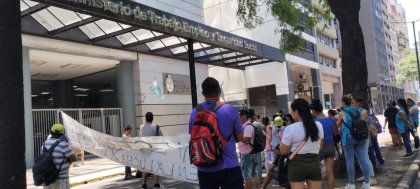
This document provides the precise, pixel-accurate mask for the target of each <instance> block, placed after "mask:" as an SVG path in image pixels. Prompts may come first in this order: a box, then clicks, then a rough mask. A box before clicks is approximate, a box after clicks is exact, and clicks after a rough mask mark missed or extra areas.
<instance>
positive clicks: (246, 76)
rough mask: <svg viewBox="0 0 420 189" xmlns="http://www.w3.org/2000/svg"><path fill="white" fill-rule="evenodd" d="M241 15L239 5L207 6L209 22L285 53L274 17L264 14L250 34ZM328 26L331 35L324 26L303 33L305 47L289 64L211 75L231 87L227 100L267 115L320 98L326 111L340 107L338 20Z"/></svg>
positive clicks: (217, 70) (216, 3) (290, 55)
mask: <svg viewBox="0 0 420 189" xmlns="http://www.w3.org/2000/svg"><path fill="white" fill-rule="evenodd" d="M314 3H315V2H314ZM264 9H265V7H261V10H264ZM236 10H237V2H235V1H228V0H222V1H204V15H205V16H204V18H205V23H206V24H208V25H211V26H213V27H216V28H220V29H222V30H224V31H226V32H232V33H234V34H237V35H240V36H244V37H247V38H251V39H253V40H256V41H258V42H261V43H264V44H267V45H269V46H272V47H275V48H279V40H281V36H280V35H279V34H277V33H276V32H275V30H276V27H277V23H276V21H275V20H274V18H273V17H272V16H271V15H270V14H268V13H267V14H265V13H260V14H264V15H261V16H262V17H263V18H264V21H263V23H262V24H261V25H260V26H258V27H257V28H255V29H252V30H248V29H246V28H245V27H244V26H243V25H241V24H238V21H237V19H236ZM226 18H229V19H226ZM325 24H327V25H329V27H328V28H326V29H325V30H322V28H323V26H324V23H319V24H318V25H317V27H316V28H307V29H306V31H305V32H303V33H302V37H303V39H304V40H305V44H304V46H303V47H302V48H300V49H299V50H298V51H296V52H293V53H286V62H285V63H284V64H278V63H271V64H263V65H258V66H249V67H247V68H246V69H245V71H243V72H240V71H239V72H238V71H234V70H231V69H229V68H220V67H213V68H211V69H210V72H209V75H214V76H215V77H216V78H218V79H219V80H221V81H222V82H223V83H224V86H229V87H226V89H224V90H225V91H224V94H225V96H226V100H227V101H233V102H239V103H245V104H246V105H247V106H249V107H252V108H255V109H257V110H259V111H260V113H262V114H265V115H271V114H272V113H275V112H277V111H279V110H284V111H287V110H288V109H289V104H290V102H291V101H292V100H293V99H295V98H304V99H306V100H308V101H311V100H312V99H314V98H317V99H320V100H321V101H322V102H324V106H325V108H335V107H338V106H340V98H341V95H342V93H341V91H342V87H341V67H340V58H339V53H338V50H337V45H336V40H337V32H336V28H335V24H334V20H333V19H331V20H328V21H325ZM232 76H241V77H242V79H240V78H238V79H234V80H232V78H233V77H232ZM233 86H235V87H233ZM232 87H233V88H232ZM337 91H339V92H337Z"/></svg>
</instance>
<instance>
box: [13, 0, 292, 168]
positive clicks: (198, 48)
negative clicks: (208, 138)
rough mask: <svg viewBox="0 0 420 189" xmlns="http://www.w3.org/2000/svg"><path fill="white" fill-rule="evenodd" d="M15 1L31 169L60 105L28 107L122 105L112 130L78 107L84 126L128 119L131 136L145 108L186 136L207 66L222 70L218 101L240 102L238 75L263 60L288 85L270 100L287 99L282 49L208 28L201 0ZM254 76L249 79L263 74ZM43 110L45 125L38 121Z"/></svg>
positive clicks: (167, 131)
mask: <svg viewBox="0 0 420 189" xmlns="http://www.w3.org/2000/svg"><path fill="white" fill-rule="evenodd" d="M20 2H21V21H22V42H23V46H24V48H23V57H24V59H23V61H24V62H23V65H24V77H25V78H26V79H25V80H24V81H25V82H24V88H25V94H24V95H25V123H26V124H25V133H26V137H27V138H26V154H27V166H28V167H31V166H32V164H33V161H34V157H35V155H34V154H38V152H39V151H38V150H35V149H37V148H38V146H41V143H39V141H42V140H45V138H46V137H47V136H48V134H49V128H50V126H51V125H52V124H53V123H54V122H57V121H60V119H59V117H58V113H57V112H58V111H57V112H54V114H53V115H50V117H52V118H54V119H46V118H47V116H46V115H38V113H33V112H44V111H48V110H47V109H55V110H56V109H69V108H72V109H80V108H88V109H92V111H97V112H99V114H101V112H103V111H106V110H104V108H121V109H122V113H121V114H119V116H121V119H122V123H121V124H118V128H113V127H117V125H114V124H112V123H113V121H112V120H111V119H110V118H109V117H102V120H101V117H99V116H97V115H93V114H89V115H87V114H86V115H85V114H83V113H80V114H79V116H80V117H79V118H80V120H84V121H88V120H92V123H88V124H85V125H86V126H88V127H90V128H92V129H95V130H97V128H96V126H95V123H94V122H99V123H103V129H102V128H98V131H101V132H107V131H108V130H116V131H117V132H115V133H113V134H115V135H120V134H121V130H122V129H123V128H124V127H125V126H127V125H131V126H132V127H133V128H134V130H133V132H132V133H133V136H135V134H136V133H137V132H136V128H138V127H139V126H140V125H141V124H142V123H143V122H144V114H145V113H146V112H149V111H150V112H153V113H154V115H155V120H154V123H155V124H157V125H159V126H160V128H161V130H162V132H163V134H164V135H176V134H179V133H186V132H188V127H187V126H188V121H189V116H190V112H191V109H192V106H194V105H195V103H196V102H202V101H203V100H204V98H203V96H202V95H201V87H200V85H201V82H202V81H203V80H204V79H205V78H206V77H208V76H211V74H210V73H214V72H213V71H212V70H215V69H219V70H228V72H226V73H227V74H228V75H230V76H231V78H230V80H229V82H223V80H221V83H222V87H223V88H224V89H225V91H226V95H225V97H224V98H226V99H227V100H229V101H231V102H232V104H244V101H246V100H247V98H248V93H243V92H242V91H243V90H244V86H243V85H242V84H243V82H244V80H243V77H242V76H243V75H244V74H245V73H248V72H253V71H250V69H249V68H247V67H249V66H251V65H259V66H263V65H264V64H267V66H268V67H270V66H271V67H273V66H274V68H273V70H280V71H279V72H278V73H280V74H277V73H276V74H274V73H273V74H272V75H273V76H275V79H276V81H283V79H284V78H283V77H285V78H286V79H285V81H284V84H282V82H271V83H270V84H273V86H275V90H274V92H276V91H278V93H277V94H279V95H277V94H276V93H274V97H273V99H274V100H277V99H280V100H282V101H284V103H281V104H285V107H287V105H288V104H287V103H288V98H287V97H288V96H287V90H288V88H287V87H288V81H287V71H286V69H285V67H286V66H285V65H286V64H284V63H281V62H284V61H285V59H284V57H285V55H284V53H282V52H280V51H279V50H278V49H277V48H274V47H271V46H268V45H267V44H264V43H261V42H257V41H255V40H250V38H244V37H241V36H239V35H236V34H234V33H233V32H225V31H223V30H220V29H218V28H215V27H211V26H209V25H206V24H205V22H204V21H205V17H204V8H203V7H204V4H203V1H199V0H198V1H197V0H179V1H163V0H162V1H140V0H139V1H128V0H123V1H118V2H117V1H113V0H110V1H103V2H102V1H68V0H56V1H50V0H36V1H30V0H21V1H20ZM98 2H102V3H98ZM264 66H265V65H264ZM226 67H229V69H228V68H226ZM283 67H284V68H283ZM257 68H258V66H255V68H253V69H256V70H255V72H257V73H258V72H259V71H258V70H257ZM279 68H280V69H279ZM281 71H283V72H284V73H282V72H281ZM214 75H216V73H214ZM253 75H254V74H250V78H248V81H247V82H248V83H250V84H248V86H259V85H260V83H264V82H265V81H266V80H264V79H263V80H258V79H255V80H254V79H252V78H251V77H252V76H253ZM279 75H280V76H279ZM257 76H258V75H256V76H255V77H257ZM258 78H260V77H258ZM261 78H262V77H261ZM253 82H254V84H252V83H253ZM237 83H240V84H241V85H237ZM275 83H278V84H277V85H276V84H275ZM247 90H248V89H245V91H247ZM235 91H236V92H235ZM268 91H269V92H267V95H272V92H273V91H272V90H268ZM283 91H284V92H283ZM197 94H198V95H197ZM258 94H259V93H258ZM270 97H271V96H270ZM267 99H271V98H268V97H267ZM33 109H37V110H36V111H35V110H33ZM276 109H277V105H276ZM39 116H41V118H44V119H41V120H43V122H42V123H41V122H40V123H38V122H36V121H34V118H35V117H39ZM72 116H74V115H72ZM76 116H77V115H76ZM105 123H106V124H105ZM35 125H37V126H39V127H35ZM118 131H119V132H118ZM107 133H108V132H107ZM108 134H109V133H108ZM38 143H39V144H38Z"/></svg>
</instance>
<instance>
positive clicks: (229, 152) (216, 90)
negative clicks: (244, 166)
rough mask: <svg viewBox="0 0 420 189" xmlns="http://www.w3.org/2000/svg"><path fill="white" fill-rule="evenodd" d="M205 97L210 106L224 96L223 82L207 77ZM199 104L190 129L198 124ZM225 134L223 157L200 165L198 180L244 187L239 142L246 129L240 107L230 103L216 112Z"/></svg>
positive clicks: (207, 187)
mask: <svg viewBox="0 0 420 189" xmlns="http://www.w3.org/2000/svg"><path fill="white" fill-rule="evenodd" d="M201 88H202V89H203V91H202V94H203V96H204V98H205V101H204V102H203V103H202V104H201V105H202V106H203V108H204V109H208V108H209V107H211V106H213V105H214V104H216V103H220V102H218V101H219V99H220V94H221V88H220V85H219V82H218V81H217V80H216V79H214V78H212V77H207V78H206V79H205V80H204V81H203V83H202V84H201ZM196 114H197V108H194V109H193V111H192V112H191V117H190V121H189V133H191V131H192V127H193V125H194V118H195V115H196ZM215 115H216V118H217V123H218V126H219V129H220V132H221V134H222V137H223V138H224V139H226V140H227V144H226V146H225V149H224V151H223V156H222V161H221V162H220V163H218V164H216V165H214V166H212V167H197V170H198V183H199V185H200V188H202V189H214V188H219V187H221V188H238V189H242V188H244V185H243V184H244V179H243V177H242V171H241V168H240V165H239V161H238V155H237V153H236V143H237V142H238V141H245V140H244V129H243V127H242V123H241V120H240V118H239V113H238V111H237V110H236V109H235V108H234V107H233V106H232V105H230V104H224V105H223V106H220V107H219V109H217V111H216V112H215Z"/></svg>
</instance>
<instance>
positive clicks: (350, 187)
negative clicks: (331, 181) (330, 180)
mask: <svg viewBox="0 0 420 189" xmlns="http://www.w3.org/2000/svg"><path fill="white" fill-rule="evenodd" d="M344 189H356V186H355V185H354V184H350V183H348V184H347V185H346V187H344Z"/></svg>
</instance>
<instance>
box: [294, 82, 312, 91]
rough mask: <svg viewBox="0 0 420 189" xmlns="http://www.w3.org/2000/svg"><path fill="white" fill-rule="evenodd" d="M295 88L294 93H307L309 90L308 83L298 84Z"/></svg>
mask: <svg viewBox="0 0 420 189" xmlns="http://www.w3.org/2000/svg"><path fill="white" fill-rule="evenodd" d="M295 88H296V91H307V90H309V83H298V84H297V85H296V87H295Z"/></svg>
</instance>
